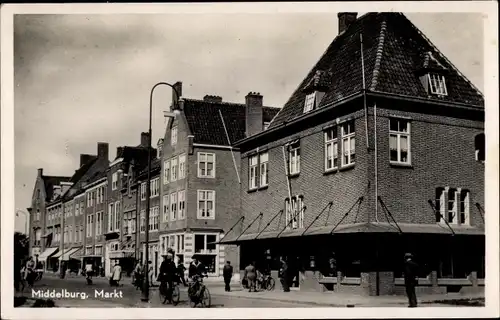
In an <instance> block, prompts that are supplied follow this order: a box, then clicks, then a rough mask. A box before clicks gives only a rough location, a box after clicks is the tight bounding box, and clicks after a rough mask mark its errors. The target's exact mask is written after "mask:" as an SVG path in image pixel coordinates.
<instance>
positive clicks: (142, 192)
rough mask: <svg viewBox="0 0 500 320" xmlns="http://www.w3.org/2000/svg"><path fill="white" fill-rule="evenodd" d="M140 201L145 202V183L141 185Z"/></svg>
mask: <svg viewBox="0 0 500 320" xmlns="http://www.w3.org/2000/svg"><path fill="white" fill-rule="evenodd" d="M141 200H146V182H143V183H141Z"/></svg>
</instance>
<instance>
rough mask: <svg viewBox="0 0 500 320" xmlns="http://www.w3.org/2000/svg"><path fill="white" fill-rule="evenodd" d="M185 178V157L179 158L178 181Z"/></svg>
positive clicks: (182, 155) (183, 155)
mask: <svg viewBox="0 0 500 320" xmlns="http://www.w3.org/2000/svg"><path fill="white" fill-rule="evenodd" d="M185 177H186V155H185V154H181V155H180V156H179V180H180V179H184V178H185Z"/></svg>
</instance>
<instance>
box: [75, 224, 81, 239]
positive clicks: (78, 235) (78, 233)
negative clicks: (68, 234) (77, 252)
mask: <svg viewBox="0 0 500 320" xmlns="http://www.w3.org/2000/svg"><path fill="white" fill-rule="evenodd" d="M78 228H79V227H76V229H75V242H79V241H80V229H78Z"/></svg>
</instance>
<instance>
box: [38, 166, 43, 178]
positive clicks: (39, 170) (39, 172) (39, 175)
mask: <svg viewBox="0 0 500 320" xmlns="http://www.w3.org/2000/svg"><path fill="white" fill-rule="evenodd" d="M42 176H43V168H39V169H38V177H40V178H41V177H42Z"/></svg>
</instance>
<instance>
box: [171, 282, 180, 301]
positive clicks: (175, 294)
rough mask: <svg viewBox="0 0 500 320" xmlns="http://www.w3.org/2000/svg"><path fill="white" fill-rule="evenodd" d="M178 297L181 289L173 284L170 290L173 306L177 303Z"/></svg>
mask: <svg viewBox="0 0 500 320" xmlns="http://www.w3.org/2000/svg"><path fill="white" fill-rule="evenodd" d="M180 297H181V291H180V290H179V286H178V285H174V290H172V304H173V305H174V306H176V305H178V304H179V301H180Z"/></svg>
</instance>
